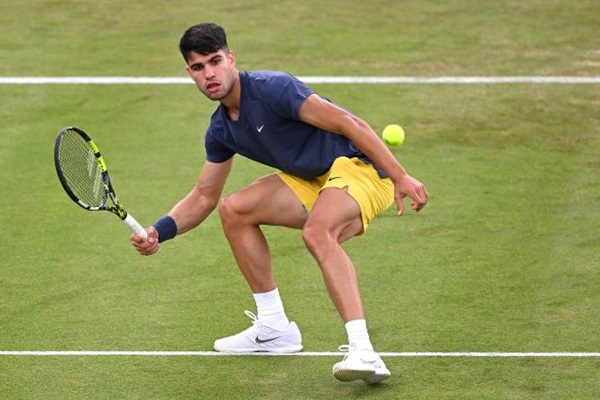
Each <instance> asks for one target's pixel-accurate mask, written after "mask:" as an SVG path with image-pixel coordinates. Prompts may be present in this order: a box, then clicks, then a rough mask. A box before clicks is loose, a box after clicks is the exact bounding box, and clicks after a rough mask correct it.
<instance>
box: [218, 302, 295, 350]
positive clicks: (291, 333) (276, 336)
mask: <svg viewBox="0 0 600 400" xmlns="http://www.w3.org/2000/svg"><path fill="white" fill-rule="evenodd" d="M244 314H246V315H247V316H248V317H250V319H251V320H252V326H251V327H250V328H248V329H246V330H245V331H243V332H240V333H238V334H237V335H233V336H228V337H226V338H222V339H218V340H216V341H215V344H214V347H215V350H217V351H223V352H231V353H251V352H259V351H264V352H271V353H296V352H298V351H300V350H302V335H301V334H300V330H299V329H298V325H296V323H295V322H290V324H289V325H288V326H287V328H285V329H284V330H280V329H274V328H271V327H269V326H267V325H265V324H264V323H262V322H261V321H260V320H259V319H258V317H257V316H256V315H254V314H253V313H252V312H250V311H244Z"/></svg>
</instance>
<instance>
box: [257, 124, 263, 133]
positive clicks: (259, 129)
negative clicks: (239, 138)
mask: <svg viewBox="0 0 600 400" xmlns="http://www.w3.org/2000/svg"><path fill="white" fill-rule="evenodd" d="M264 127H265V126H264V125H261V126H260V127H256V130H257V131H258V133H260V131H262V130H263V128H264Z"/></svg>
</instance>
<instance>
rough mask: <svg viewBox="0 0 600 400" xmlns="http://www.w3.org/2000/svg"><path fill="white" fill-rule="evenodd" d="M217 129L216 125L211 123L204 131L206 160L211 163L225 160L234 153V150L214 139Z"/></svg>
mask: <svg viewBox="0 0 600 400" xmlns="http://www.w3.org/2000/svg"><path fill="white" fill-rule="evenodd" d="M218 129H219V128H218V126H213V125H212V124H211V126H209V127H208V129H207V131H206V136H205V137H204V148H205V150H206V160H207V161H210V162H213V163H222V162H225V161H227V160H229V159H230V158H231V157H233V156H234V155H235V152H234V151H232V150H231V149H229V148H227V147H226V146H224V145H223V144H222V143H221V142H219V141H218V140H217V139H216V138H217V136H218V135H217V134H216V131H217V130H218Z"/></svg>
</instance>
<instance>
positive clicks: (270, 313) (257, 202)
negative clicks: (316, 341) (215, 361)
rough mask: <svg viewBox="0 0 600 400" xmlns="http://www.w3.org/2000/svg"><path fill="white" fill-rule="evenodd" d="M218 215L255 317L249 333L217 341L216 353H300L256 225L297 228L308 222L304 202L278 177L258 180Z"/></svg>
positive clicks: (224, 204)
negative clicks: (250, 297) (252, 303)
mask: <svg viewBox="0 0 600 400" xmlns="http://www.w3.org/2000/svg"><path fill="white" fill-rule="evenodd" d="M219 212H220V216H221V222H222V225H223V230H224V232H225V236H226V237H227V240H228V241H229V244H230V246H231V249H232V252H233V255H234V257H235V259H236V262H237V264H238V267H239V268H240V271H241V272H242V274H243V275H244V278H245V279H246V281H247V282H248V285H249V286H250V289H251V290H252V293H253V295H254V300H255V302H256V305H257V309H258V316H255V315H254V314H252V313H250V312H248V311H247V312H246V314H247V315H248V316H249V317H250V318H251V319H252V320H253V325H252V327H250V328H249V329H247V330H245V331H243V332H241V333H239V334H237V335H234V336H230V337H227V338H223V339H219V340H217V341H216V342H215V349H216V350H219V351H232V352H248V351H269V352H296V351H300V350H301V349H302V344H301V343H302V338H301V335H300V331H299V330H298V327H297V326H296V324H295V323H294V322H289V320H288V318H287V316H286V314H285V311H284V308H283V303H282V301H281V298H280V296H279V291H278V288H277V285H276V282H275V278H274V276H273V271H272V267H271V255H270V251H269V246H268V243H267V241H266V238H265V236H264V234H263V232H262V230H261V229H260V225H280V226H286V227H290V228H296V229H299V228H301V227H302V225H303V224H304V221H305V220H306V214H305V212H304V211H303V207H302V203H301V202H300V200H299V199H298V198H297V197H296V196H295V194H294V192H293V191H292V190H291V189H290V188H289V187H288V186H287V185H286V184H285V183H284V182H283V181H282V180H281V179H280V178H279V177H278V176H276V175H268V176H265V177H263V178H260V179H258V180H257V181H255V182H254V183H252V184H251V185H249V186H248V187H246V188H244V189H242V190H240V191H238V192H235V193H233V194H231V195H229V196H227V197H225V198H224V199H223V200H222V201H221V203H220V205H219Z"/></svg>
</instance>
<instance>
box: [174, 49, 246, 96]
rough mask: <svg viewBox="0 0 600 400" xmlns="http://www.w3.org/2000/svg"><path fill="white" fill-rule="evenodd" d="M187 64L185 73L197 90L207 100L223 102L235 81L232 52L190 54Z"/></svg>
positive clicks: (235, 74)
mask: <svg viewBox="0 0 600 400" xmlns="http://www.w3.org/2000/svg"><path fill="white" fill-rule="evenodd" d="M187 63H188V66H187V67H186V71H187V73H188V74H189V75H190V77H191V78H192V79H193V81H194V82H195V83H196V86H198V89H200V91H201V92H202V93H203V94H204V95H205V96H206V97H208V98H209V99H211V100H218V101H220V100H223V99H225V98H226V97H227V96H228V95H229V94H230V93H231V91H232V90H233V88H234V86H235V82H236V79H237V69H236V68H235V56H234V54H233V52H225V51H224V50H219V51H217V52H216V53H210V54H198V53H195V52H192V53H191V54H190V56H189V58H188V60H187Z"/></svg>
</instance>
